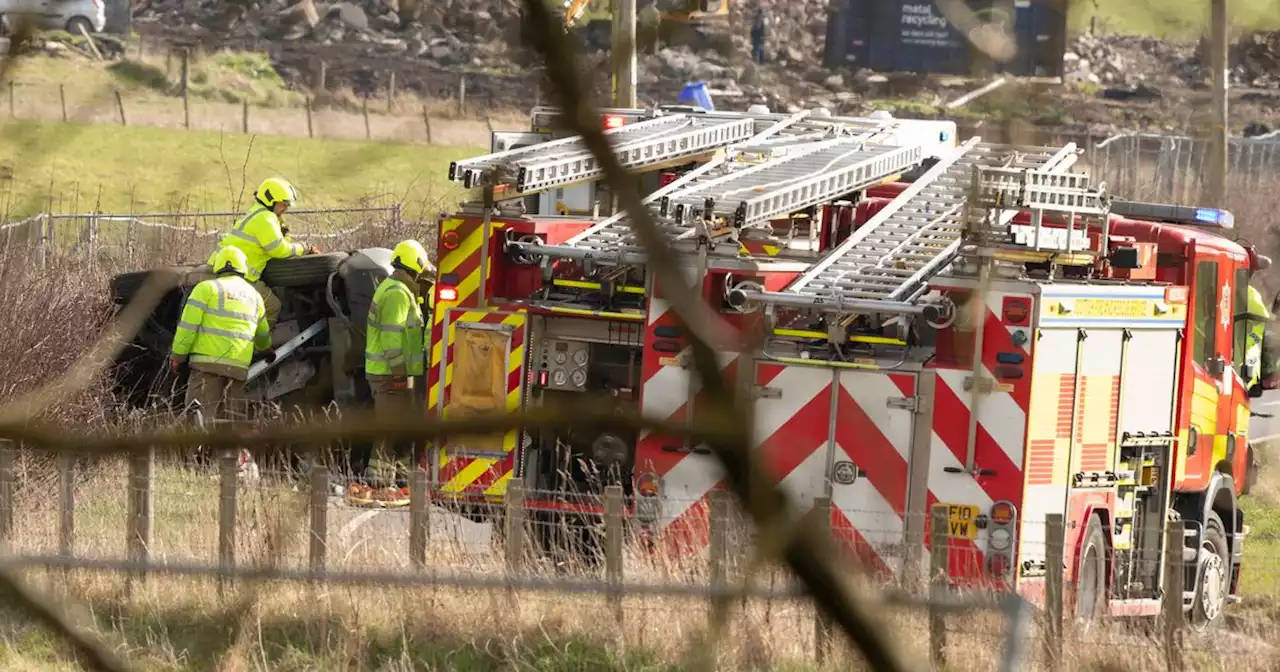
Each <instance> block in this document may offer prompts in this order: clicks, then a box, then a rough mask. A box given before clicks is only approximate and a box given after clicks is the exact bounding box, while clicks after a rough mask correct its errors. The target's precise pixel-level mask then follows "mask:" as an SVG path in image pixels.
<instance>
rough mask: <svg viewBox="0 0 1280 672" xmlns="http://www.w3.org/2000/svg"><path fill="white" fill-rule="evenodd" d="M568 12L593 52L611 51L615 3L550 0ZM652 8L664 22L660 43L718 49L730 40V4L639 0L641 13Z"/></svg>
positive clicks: (606, 0) (719, 0)
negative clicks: (644, 9)
mask: <svg viewBox="0 0 1280 672" xmlns="http://www.w3.org/2000/svg"><path fill="white" fill-rule="evenodd" d="M547 1H548V2H550V3H552V4H553V5H559V7H555V9H556V10H557V11H561V10H562V11H563V12H564V25H565V27H566V28H569V29H571V30H573V31H574V32H580V33H581V34H582V37H583V39H584V42H585V43H586V44H587V46H588V47H590V48H593V49H607V48H608V47H609V44H610V42H612V36H613V10H614V3H613V0H547ZM648 4H653V5H654V6H655V7H657V9H658V13H659V16H660V17H661V19H662V21H661V23H660V24H659V32H658V39H659V40H660V41H661V42H662V43H663V44H668V45H672V46H677V45H688V46H694V47H704V46H705V47H717V46H718V43H719V42H721V41H725V40H727V37H728V27H729V1H728V0H636V5H637V6H636V9H637V12H638V11H639V10H640V9H642V8H644V7H645V6H646V5H648Z"/></svg>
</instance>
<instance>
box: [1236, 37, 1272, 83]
mask: <svg viewBox="0 0 1280 672" xmlns="http://www.w3.org/2000/svg"><path fill="white" fill-rule="evenodd" d="M1232 52H1233V53H1232V54H1231V65H1232V69H1231V73H1232V76H1233V79H1235V80H1236V81H1235V82H1233V83H1235V84H1237V85H1241V86H1249V87H1254V88H1276V87H1280V31H1257V32H1253V33H1248V34H1246V35H1242V36H1241V37H1240V39H1239V40H1238V41H1237V42H1236V44H1235V48H1234V49H1233V50H1232Z"/></svg>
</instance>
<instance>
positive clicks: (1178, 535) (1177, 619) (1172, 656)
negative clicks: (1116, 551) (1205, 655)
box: [1161, 520, 1186, 672]
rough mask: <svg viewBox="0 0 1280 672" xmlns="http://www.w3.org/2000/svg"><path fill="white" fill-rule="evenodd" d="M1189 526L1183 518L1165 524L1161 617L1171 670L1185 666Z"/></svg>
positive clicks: (1166, 661)
mask: <svg viewBox="0 0 1280 672" xmlns="http://www.w3.org/2000/svg"><path fill="white" fill-rule="evenodd" d="M1185 529H1186V528H1185V527H1184V526H1183V524H1182V521H1180V520H1170V521H1168V522H1167V523H1165V532H1164V536H1165V553H1164V582H1163V583H1164V604H1163V605H1162V606H1163V607H1164V608H1163V609H1162V610H1161V611H1162V613H1161V616H1162V618H1163V620H1164V629H1163V633H1164V655H1165V664H1166V665H1167V667H1168V669H1169V670H1170V672H1175V671H1177V670H1181V669H1183V666H1182V650H1181V649H1182V646H1181V644H1182V642H1181V639H1182V622H1183V619H1184V618H1185V616H1184V615H1183V612H1182V589H1183V585H1182V584H1183V581H1182V578H1183V577H1182V574H1183V568H1182V549H1183V548H1184V547H1185V545H1186V544H1185V542H1184V534H1185Z"/></svg>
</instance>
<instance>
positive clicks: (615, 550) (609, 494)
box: [604, 485, 624, 626]
mask: <svg viewBox="0 0 1280 672" xmlns="http://www.w3.org/2000/svg"><path fill="white" fill-rule="evenodd" d="M622 505H623V501H622V486H620V485H610V486H608V487H606V488H605V489H604V567H605V577H606V578H607V580H608V581H609V588H610V589H609V601H610V602H612V603H613V611H614V616H615V618H616V619H617V621H618V625H620V626H621V625H622V624H623V611H622V540H623V536H624V534H623V533H624V530H623V524H624V520H623V516H622Z"/></svg>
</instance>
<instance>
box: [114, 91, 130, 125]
mask: <svg viewBox="0 0 1280 672" xmlns="http://www.w3.org/2000/svg"><path fill="white" fill-rule="evenodd" d="M116 109H118V110H120V125H121V126H128V125H129V119H128V117H126V116H125V115H124V97H123V96H121V95H120V89H116Z"/></svg>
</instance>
